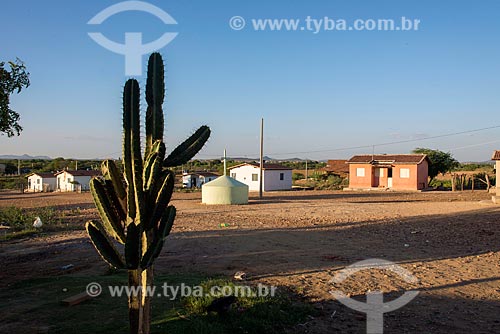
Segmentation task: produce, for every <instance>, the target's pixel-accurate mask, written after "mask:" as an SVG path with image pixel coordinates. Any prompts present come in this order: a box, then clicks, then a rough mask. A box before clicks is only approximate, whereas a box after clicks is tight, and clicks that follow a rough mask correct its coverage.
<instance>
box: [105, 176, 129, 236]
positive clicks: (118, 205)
mask: <svg viewBox="0 0 500 334" xmlns="http://www.w3.org/2000/svg"><path fill="white" fill-rule="evenodd" d="M104 190H105V192H106V195H107V198H108V200H109V203H110V204H111V209H112V210H113V212H114V214H113V215H114V216H115V217H117V218H118V219H119V221H120V222H123V226H125V223H126V221H127V212H126V211H125V207H124V206H123V202H122V201H120V199H119V198H118V195H117V194H116V191H115V187H114V186H113V182H112V181H110V180H104Z"/></svg>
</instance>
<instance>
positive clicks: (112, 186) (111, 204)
mask: <svg viewBox="0 0 500 334" xmlns="http://www.w3.org/2000/svg"><path fill="white" fill-rule="evenodd" d="M164 96H165V83H164V67H163V60H162V57H161V55H160V54H159V53H153V54H152V55H151V56H150V58H149V62H148V76H147V83H146V102H147V110H146V145H145V146H146V147H145V150H144V156H142V155H141V139H140V117H139V116H140V108H139V105H140V90H139V84H138V82H137V81H136V80H135V79H130V80H128V81H127V82H126V83H125V87H124V92H123V174H121V173H120V172H119V169H118V167H117V166H116V165H115V163H114V161H112V160H106V161H104V162H103V164H102V174H103V179H98V178H94V179H92V180H91V181H90V189H91V193H92V196H93V198H94V202H95V205H96V207H97V210H98V212H99V216H100V217H101V221H99V222H97V221H89V222H87V224H86V230H87V233H88V235H89V237H90V239H91V241H92V243H93V244H94V247H95V248H96V250H97V252H98V253H99V255H100V256H101V257H102V258H103V259H104V261H106V262H107V263H108V264H109V265H110V266H112V267H115V268H118V269H126V270H127V271H128V274H129V278H128V283H129V286H131V287H138V288H140V289H142V290H139V291H142V293H140V294H138V295H135V296H134V295H132V296H130V297H129V320H130V333H133V334H138V333H140V334H148V333H149V327H150V320H151V318H150V312H151V299H150V296H147V295H146V293H145V292H146V291H147V290H146V289H147V287H148V286H151V285H152V284H153V263H154V261H155V259H156V258H157V257H158V256H159V255H160V252H161V249H162V247H163V244H164V242H165V239H166V237H167V236H168V235H169V234H170V231H171V229H172V226H173V223H174V219H175V214H176V209H175V207H174V206H171V205H168V204H169V202H170V199H171V197H172V193H173V190H174V177H175V176H174V173H173V172H172V171H171V170H169V169H168V167H174V166H179V165H181V164H183V163H185V162H187V161H189V160H190V159H191V158H192V157H194V155H196V153H198V151H199V150H200V149H201V148H202V147H203V145H204V144H205V143H206V141H207V140H208V138H209V136H210V129H209V128H208V127H207V126H202V127H200V128H199V129H198V130H197V131H196V132H195V133H194V134H193V135H192V136H190V137H189V138H188V139H187V140H186V141H185V142H183V143H182V144H181V145H179V147H177V148H176V149H174V150H173V151H172V153H171V154H169V155H168V157H166V158H165V155H166V149H165V144H164V143H163V128H164V116H163V109H162V105H163V100H164ZM113 239H114V240H115V241H116V242H118V243H121V244H124V246H125V247H124V252H123V254H121V253H120V252H119V251H118V250H117V248H116V247H115V246H114V242H113Z"/></svg>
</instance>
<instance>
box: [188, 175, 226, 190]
mask: <svg viewBox="0 0 500 334" xmlns="http://www.w3.org/2000/svg"><path fill="white" fill-rule="evenodd" d="M218 177H219V175H217V174H214V173H210V172H196V173H184V174H182V187H183V188H201V186H202V185H204V184H205V183H208V182H210V181H213V180H215V179H216V178H218Z"/></svg>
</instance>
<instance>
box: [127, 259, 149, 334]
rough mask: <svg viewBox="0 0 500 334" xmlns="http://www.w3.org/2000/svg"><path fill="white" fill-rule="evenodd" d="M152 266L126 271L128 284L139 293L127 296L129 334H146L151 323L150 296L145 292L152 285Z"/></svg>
mask: <svg viewBox="0 0 500 334" xmlns="http://www.w3.org/2000/svg"><path fill="white" fill-rule="evenodd" d="M153 277H154V276H153V267H149V268H147V269H145V270H141V269H135V270H129V271H128V285H129V287H131V288H133V289H134V290H133V291H141V293H139V294H133V293H132V294H130V296H129V298H128V308H129V326H130V334H148V333H149V332H150V324H151V296H149V295H147V294H146V292H147V291H148V289H150V288H149V287H151V286H153Z"/></svg>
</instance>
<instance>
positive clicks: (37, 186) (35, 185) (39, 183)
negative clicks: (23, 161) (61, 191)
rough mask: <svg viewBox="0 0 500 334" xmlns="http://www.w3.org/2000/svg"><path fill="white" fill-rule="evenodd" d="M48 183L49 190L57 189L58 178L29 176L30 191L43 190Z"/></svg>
mask: <svg viewBox="0 0 500 334" xmlns="http://www.w3.org/2000/svg"><path fill="white" fill-rule="evenodd" d="M44 184H47V185H48V189H47V190H48V191H54V190H55V189H56V178H55V177H52V178H47V177H46V178H42V177H41V176H40V175H36V174H35V175H31V176H29V177H28V191H33V192H37V191H43V190H44V189H43V185H44Z"/></svg>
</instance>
